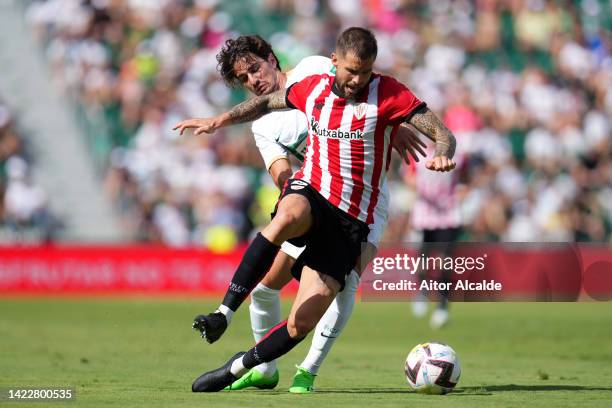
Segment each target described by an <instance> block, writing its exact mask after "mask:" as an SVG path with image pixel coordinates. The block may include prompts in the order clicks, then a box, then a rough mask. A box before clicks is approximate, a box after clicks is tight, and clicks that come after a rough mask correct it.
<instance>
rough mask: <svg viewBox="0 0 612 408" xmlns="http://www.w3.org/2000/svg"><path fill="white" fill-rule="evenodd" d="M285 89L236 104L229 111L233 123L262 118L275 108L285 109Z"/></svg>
mask: <svg viewBox="0 0 612 408" xmlns="http://www.w3.org/2000/svg"><path fill="white" fill-rule="evenodd" d="M285 108H287V104H286V102H285V90H284V89H281V90H279V91H276V92H273V93H271V94H268V95H261V96H256V97H254V98H251V99H249V100H248V101H245V102H242V103H241V104H238V105H236V106H234V107H233V108H232V109H231V110H230V111H229V112H228V113H229V117H230V120H231V124H236V123H244V122H250V121H253V120H256V119H259V118H261V117H262V116H263V115H265V114H266V113H270V112H271V111H273V110H279V109H285Z"/></svg>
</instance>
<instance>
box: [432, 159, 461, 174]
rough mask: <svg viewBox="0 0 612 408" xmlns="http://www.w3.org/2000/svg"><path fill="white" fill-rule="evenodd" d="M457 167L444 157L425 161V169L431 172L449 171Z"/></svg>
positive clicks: (451, 160)
mask: <svg viewBox="0 0 612 408" xmlns="http://www.w3.org/2000/svg"><path fill="white" fill-rule="evenodd" d="M456 166H457V164H456V163H455V162H454V161H453V159H449V158H448V157H446V156H436V157H434V158H433V159H432V160H429V161H427V163H425V167H427V168H428V169H429V170H431V171H439V172H445V171H451V170H452V169H454V168H455V167H456Z"/></svg>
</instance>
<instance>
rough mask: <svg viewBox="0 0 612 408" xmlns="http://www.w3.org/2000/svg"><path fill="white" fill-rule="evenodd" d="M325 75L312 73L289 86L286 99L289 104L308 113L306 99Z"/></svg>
mask: <svg viewBox="0 0 612 408" xmlns="http://www.w3.org/2000/svg"><path fill="white" fill-rule="evenodd" d="M324 78H325V77H324V76H323V75H311V76H308V77H306V78H304V79H302V80H301V81H299V82H296V83H295V84H293V85H291V86H290V87H289V88H287V93H286V95H285V100H286V102H287V106H288V107H290V108H292V109H298V110H300V111H302V112H304V113H306V99H307V98H308V95H310V93H311V92H312V90H313V88H314V87H315V86H316V84H318V83H319V82H321V80H323V79H324Z"/></svg>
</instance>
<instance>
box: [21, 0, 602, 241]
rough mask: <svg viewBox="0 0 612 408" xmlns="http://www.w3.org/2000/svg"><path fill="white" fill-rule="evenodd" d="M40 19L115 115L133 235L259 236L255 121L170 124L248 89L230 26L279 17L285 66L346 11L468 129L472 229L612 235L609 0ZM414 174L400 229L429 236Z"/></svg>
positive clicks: (203, 7)
mask: <svg viewBox="0 0 612 408" xmlns="http://www.w3.org/2000/svg"><path fill="white" fill-rule="evenodd" d="M237 4H239V5H237ZM357 10H359V11H360V12H359V13H358V12H356V11H357ZM26 18H27V21H28V22H29V24H30V25H31V27H32V31H33V32H34V34H35V35H36V37H37V38H38V39H39V41H40V42H41V44H43V46H44V49H45V53H46V55H47V57H48V60H49V63H50V66H51V69H52V70H53V72H54V77H55V78H56V80H57V81H58V83H60V84H61V85H62V86H63V88H64V89H65V90H66V92H67V93H68V94H70V95H71V96H72V97H73V98H74V100H75V101H76V103H78V104H81V105H82V106H84V107H85V109H87V110H88V111H94V112H98V114H99V115H101V116H102V117H103V118H104V123H105V124H106V129H107V134H108V137H109V138H110V141H111V144H112V146H114V147H113V149H112V151H111V152H110V153H109V154H108V157H107V171H106V174H105V187H106V189H107V192H108V194H109V195H110V196H111V197H112V198H113V199H114V200H115V202H116V203H117V207H118V208H119V211H120V213H121V214H122V217H123V219H124V223H125V225H126V226H128V227H129V228H130V230H131V231H132V232H133V236H134V238H135V239H138V240H142V241H150V242H163V243H165V244H167V245H171V246H183V245H205V246H208V247H210V248H213V249H217V250H221V251H222V250H226V249H230V248H232V247H233V246H234V245H235V244H236V243H239V242H241V241H244V240H246V239H248V238H249V237H250V236H251V234H252V232H253V230H254V229H256V228H257V226H258V225H262V224H263V223H264V222H265V221H266V219H267V217H268V214H269V211H270V209H271V207H272V206H273V205H274V203H275V200H276V197H277V194H278V193H277V191H276V190H275V188H274V187H272V183H271V181H270V179H269V177H267V175H266V173H265V171H264V170H263V168H262V167H263V163H262V162H261V159H260V157H259V154H258V152H257V150H256V148H255V146H254V142H253V140H252V137H251V136H250V131H249V127H247V126H244V127H238V128H236V129H230V130H227V131H223V132H217V133H216V134H215V135H213V136H210V137H200V138H195V137H189V136H188V137H186V138H184V139H182V140H179V139H178V137H177V134H176V133H173V132H172V131H171V130H170V129H171V128H172V125H174V124H175V123H176V122H178V121H179V120H180V119H183V118H186V117H206V116H210V115H214V114H216V113H218V112H221V111H222V110H224V109H225V108H226V107H228V106H230V105H232V104H235V103H236V102H238V101H240V100H241V99H242V98H244V97H245V95H244V94H242V93H240V92H237V91H232V90H231V89H228V88H226V86H225V85H224V84H223V82H222V81H221V79H220V76H219V75H218V73H217V72H216V60H215V54H216V53H217V51H218V50H219V48H220V47H221V45H222V44H223V42H224V40H225V39H226V38H228V37H234V36H237V35H239V34H251V33H253V32H254V30H253V28H252V27H253V26H255V27H260V28H261V27H265V30H266V31H265V32H257V33H259V34H261V35H264V36H265V37H266V38H268V39H269V40H270V41H271V43H272V45H273V47H274V48H275V50H277V52H278V56H279V59H280V60H281V64H282V65H283V68H284V69H289V68H290V67H291V66H293V65H295V64H296V63H297V62H298V61H299V60H300V59H301V58H302V57H305V56H307V55H312V54H320V55H329V53H330V51H331V50H332V49H333V46H334V40H335V36H336V34H337V33H338V32H339V30H340V29H341V28H342V27H347V26H350V25H361V26H367V27H370V28H371V29H373V30H374V31H375V33H376V35H377V38H378V41H379V56H378V59H377V65H376V68H377V69H378V70H380V71H382V72H385V73H389V74H392V75H394V76H395V77H397V78H398V79H400V80H401V81H402V82H404V83H406V84H407V85H408V86H409V87H410V88H411V89H412V90H413V91H414V92H415V94H416V95H418V96H419V97H420V98H421V99H423V100H425V101H427V103H428V105H429V106H430V108H432V109H433V110H434V111H435V112H437V113H438V114H440V115H441V116H442V117H443V118H444V121H445V123H446V124H447V126H448V127H449V128H450V129H451V130H452V131H453V132H454V134H455V135H456V137H457V140H458V145H459V148H460V152H459V154H462V155H464V156H465V157H466V160H465V163H464V165H463V166H462V168H461V169H460V170H459V171H461V177H460V178H461V186H460V189H459V191H460V196H461V203H462V204H461V206H462V215H463V222H464V225H465V231H464V234H463V236H462V239H463V240H499V241H521V242H525V241H572V240H580V241H610V239H611V236H612V234H611V231H612V160H611V157H612V143H611V140H612V138H611V136H612V123H611V121H610V118H612V57H611V55H610V54H611V53H610V51H611V49H612V3H610V2H609V1H605V0H583V1H577V0H576V1H569V0H568V1H545V0H502V1H494V0H477V1H468V0H457V1H449V0H435V1H434V0H395V1H384V0H330V1H319V0H300V1H297V0H243V1H235V2H221V1H219V0H191V1H187V0H160V1H154V2H153V1H146V0H47V1H36V2H32V3H31V4H30V5H29V7H28V8H27V11H26ZM253 21H255V23H254V22H253ZM262 22H265V24H262ZM247 30H250V31H247ZM422 163H423V162H422V161H421V164H420V165H422ZM406 173H407V170H406V166H405V165H402V164H401V163H400V162H399V160H396V162H395V163H394V165H393V171H392V174H391V179H390V187H391V197H392V201H391V208H390V222H389V228H388V230H387V233H386V239H387V240H402V239H416V238H417V237H416V236H415V234H414V231H413V229H412V228H411V226H410V217H409V214H410V211H411V208H412V205H413V203H414V199H415V193H414V191H413V190H412V189H411V188H410V187H409V186H408V185H407V183H406V182H405V180H404V178H405V177H404V176H405V175H406Z"/></svg>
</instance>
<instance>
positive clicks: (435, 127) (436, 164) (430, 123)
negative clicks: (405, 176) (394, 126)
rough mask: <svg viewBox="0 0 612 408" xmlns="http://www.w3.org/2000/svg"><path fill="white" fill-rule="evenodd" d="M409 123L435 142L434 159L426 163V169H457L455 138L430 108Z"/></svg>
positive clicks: (412, 118)
mask: <svg viewBox="0 0 612 408" xmlns="http://www.w3.org/2000/svg"><path fill="white" fill-rule="evenodd" d="M408 123H410V124H411V125H412V126H414V127H415V128H417V129H418V130H419V131H420V132H421V133H423V134H424V135H425V136H427V137H428V138H429V139H431V140H433V141H434V142H435V153H434V157H433V159H432V160H429V161H428V162H427V163H425V167H427V168H428V169H429V170H435V171H450V170H452V169H454V168H455V166H456V164H455V162H454V161H453V156H454V155H455V147H456V145H457V142H456V140H455V136H453V134H452V133H451V132H450V130H448V129H447V128H446V126H444V124H443V123H442V121H441V120H440V119H438V117H437V116H436V115H434V113H433V112H432V111H431V110H429V108H425V109H423V110H422V111H420V112H417V113H415V114H414V115H412V116H411V117H410V119H409V120H408Z"/></svg>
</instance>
